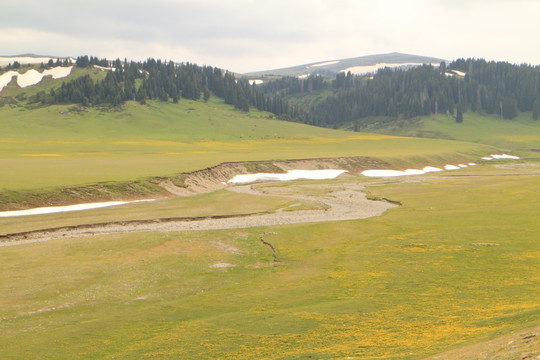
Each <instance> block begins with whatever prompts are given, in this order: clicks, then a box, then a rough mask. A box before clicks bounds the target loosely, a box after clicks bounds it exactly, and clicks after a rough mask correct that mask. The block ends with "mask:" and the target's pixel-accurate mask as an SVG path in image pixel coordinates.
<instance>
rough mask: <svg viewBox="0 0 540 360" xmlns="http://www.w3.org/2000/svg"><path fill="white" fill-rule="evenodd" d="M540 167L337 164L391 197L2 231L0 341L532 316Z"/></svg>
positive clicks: (326, 346)
mask: <svg viewBox="0 0 540 360" xmlns="http://www.w3.org/2000/svg"><path fill="white" fill-rule="evenodd" d="M501 166H502V167H501ZM539 175H540V169H539V168H538V166H537V165H535V164H529V165H527V164H525V165H520V164H512V163H510V162H501V163H500V164H499V165H496V166H493V165H486V166H479V167H474V168H469V169H465V170H459V173H458V171H456V172H445V173H437V174H432V175H429V176H421V177H412V178H410V179H409V181H403V180H402V179H385V180H384V181H380V180H379V179H363V178H359V179H357V180H351V179H348V180H335V181H328V182H327V183H336V182H337V183H339V182H342V183H343V184H346V181H362V182H364V183H365V184H366V185H367V191H368V194H369V195H370V196H373V197H385V198H389V199H392V200H396V201H400V202H401V203H402V206H400V207H398V208H394V209H391V210H389V211H387V212H386V213H385V214H384V215H383V216H380V217H375V218H370V219H366V220H356V221H343V222H330V223H316V224H298V225H287V226H272V227H260V228H251V229H238V230H223V231H200V232H172V233H132V234H121V235H111V236H95V237H91V238H81V239H60V240H55V241H49V242H45V243H35V244H26V245H24V244H23V245H17V246H11V247H3V248H0V261H1V263H2V267H1V270H0V275H1V276H0V278H1V279H2V282H0V293H1V294H3V296H2V297H0V304H1V306H0V309H1V310H0V319H1V321H0V329H1V332H2V334H3V336H2V337H1V338H0V348H2V353H3V357H5V358H14V359H15V358H26V359H34V358H35V359H37V358H39V359H57V358H77V359H101V358H116V359H132V358H163V359H177V358H197V359H216V358H220V359H254V358H257V359H263V358H264V359H299V358H318V359H335V358H353V359H421V358H424V357H427V356H429V355H433V354H436V353H440V352H443V351H446V350H449V349H452V348H457V347H460V346H462V345H466V344H472V343H476V342H480V341H483V340H487V339H490V338H494V337H497V336H499V335H501V334H506V333H511V332H514V331H517V330H520V329H524V328H529V327H532V326H535V325H538V324H539V322H540V307H539V303H538V296H537V295H538V293H539V292H540V287H539V280H540V272H539V269H538V262H539V260H540V248H539V247H538V241H539V240H540V233H539V231H538V225H537V220H538V219H537V217H538V216H537V215H538V214H537V212H536V211H535V209H537V208H538V207H539V206H540V197H539V196H538V192H537V191H536V190H537V188H538V186H539V185H540V183H539V181H540V180H539V179H540V177H539ZM306 183H308V182H303V183H301V184H306ZM291 184H294V183H291ZM282 186H290V185H288V184H284V185H282ZM300 186H301V185H300ZM213 196H217V195H213ZM221 196H223V195H221ZM183 201H187V202H189V201H191V202H192V203H191V206H195V207H196V206H199V207H202V206H203V202H204V201H203V200H202V199H195V200H193V199H191V200H190V199H184V200H183ZM246 201H254V200H253V199H246ZM255 202H257V200H255ZM236 203H238V199H236ZM197 204H198V205H197ZM213 204H214V206H216V207H218V206H220V205H218V202H213ZM261 204H264V202H262V203H261ZM207 206H208V205H207ZM261 206H262V205H261ZM265 206H267V208H268V209H271V208H272V207H274V206H276V204H271V203H266V205H265ZM206 211H207V212H208V211H210V212H211V209H210V208H207V209H206ZM216 211H217V210H216ZM261 233H271V234H268V235H266V237H265V239H266V240H267V241H268V242H270V243H272V244H273V246H274V247H275V248H276V252H277V259H278V261H277V262H274V261H273V259H272V256H271V252H270V250H269V249H268V247H266V246H264V245H262V244H261V243H260V242H259V240H258V236H259V234H261ZM223 263H226V264H229V265H230V267H219V266H218V264H223Z"/></svg>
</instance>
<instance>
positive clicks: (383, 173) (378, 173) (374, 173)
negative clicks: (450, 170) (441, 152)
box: [362, 166, 443, 177]
mask: <svg viewBox="0 0 540 360" xmlns="http://www.w3.org/2000/svg"><path fill="white" fill-rule="evenodd" d="M437 171H443V170H442V169H439V168H436V167H433V166H426V167H425V168H423V169H422V170H418V169H407V170H365V171H362V175H364V176H368V177H394V176H406V175H423V174H427V173H429V172H437Z"/></svg>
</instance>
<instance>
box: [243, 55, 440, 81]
mask: <svg viewBox="0 0 540 360" xmlns="http://www.w3.org/2000/svg"><path fill="white" fill-rule="evenodd" d="M442 61H446V60H445V59H440V58H435V57H428V56H420V55H411V54H402V53H397V52H393V53H389V54H376V55H367V56H360V57H355V58H347V59H335V60H326V61H319V62H313V63H309V64H303V65H296V66H291V67H286V68H279V69H270V70H262V71H255V72H249V73H245V74H242V76H244V77H248V78H250V79H254V78H257V77H267V76H296V77H307V76H309V75H322V76H328V77H334V76H335V75H336V74H337V73H339V72H342V71H345V72H347V71H351V72H353V73H357V74H360V73H369V72H375V71H376V70H377V68H379V67H384V66H392V67H409V66H415V65H422V64H440V63H441V62H442Z"/></svg>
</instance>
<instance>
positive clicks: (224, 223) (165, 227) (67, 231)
mask: <svg viewBox="0 0 540 360" xmlns="http://www.w3.org/2000/svg"><path fill="white" fill-rule="evenodd" d="M304 187H305V188H306V189H309V188H311V190H316V191H310V193H322V195H298V191H292V192H291V193H288V191H287V190H284V188H282V187H265V188H264V193H263V192H262V191H261V190H258V189H257V188H256V187H253V186H251V185H242V186H232V187H228V190H230V191H236V192H241V193H247V194H255V195H262V196H283V197H287V198H291V199H295V200H304V201H318V202H322V203H324V204H325V205H326V209H325V210H298V211H278V212H275V213H257V214H244V215H224V216H209V217H204V218H168V219H152V220H136V221H122V222H110V223H102V224H92V225H79V226H70V227H62V228H54V229H46V230H38V231H31V232H26V233H17V234H7V235H0V246H9V245H16V244H21V243H28V242H41V241H48V240H53V239H61V238H71V237H85V236H95V235H107V234H118V233H129V232H148V231H152V232H155V231H158V232H159V231H161V232H169V231H200V230H221V229H237V228H249V227H258V226H271V225H286V224H297V223H316V222H324V221H340V220H355V219H364V218H368V217H372V216H377V215H381V214H382V213H384V212H385V211H386V210H388V209H390V208H392V207H395V206H397V205H396V204H392V203H390V202H388V201H374V200H368V199H367V198H366V196H365V194H364V193H363V192H361V190H363V188H364V186H363V185H362V184H359V183H357V182H347V183H342V182H340V183H339V184H330V185H329V184H323V183H316V182H314V183H313V184H309V185H305V186H304ZM320 190H322V191H320ZM300 193H301V191H300ZM230 250H231V249H230Z"/></svg>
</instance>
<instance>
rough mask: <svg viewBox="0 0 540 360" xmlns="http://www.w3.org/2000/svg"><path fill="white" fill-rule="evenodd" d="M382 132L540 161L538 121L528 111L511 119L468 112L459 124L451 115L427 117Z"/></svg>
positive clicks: (539, 128)
mask: <svg viewBox="0 0 540 360" xmlns="http://www.w3.org/2000/svg"><path fill="white" fill-rule="evenodd" d="M382 132H385V133H390V134H395V135H403V136H419V137H426V138H439V139H453V140H461V141H468V142H474V143H482V144H489V145H493V146H496V147H497V148H499V149H501V150H503V151H509V152H512V151H514V152H516V151H517V152H519V153H520V154H521V155H522V156H527V157H530V158H533V159H539V158H540V155H539V154H540V121H534V120H532V116H531V113H530V112H528V113H521V114H520V115H519V116H518V117H517V118H516V119H513V120H503V119H501V118H500V117H499V116H497V115H479V114H477V113H473V112H469V113H465V114H464V116H463V123H461V124H458V123H456V121H455V119H454V118H453V116H450V115H437V116H429V117H423V118H420V119H419V120H418V121H413V122H411V123H408V124H406V125H404V126H403V127H391V128H387V129H384V130H382Z"/></svg>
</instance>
